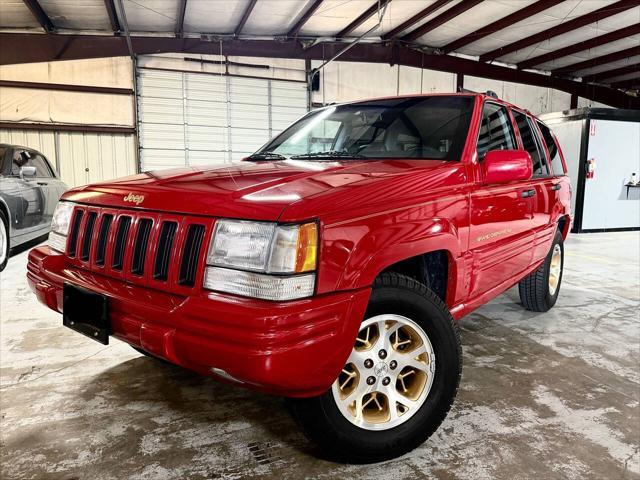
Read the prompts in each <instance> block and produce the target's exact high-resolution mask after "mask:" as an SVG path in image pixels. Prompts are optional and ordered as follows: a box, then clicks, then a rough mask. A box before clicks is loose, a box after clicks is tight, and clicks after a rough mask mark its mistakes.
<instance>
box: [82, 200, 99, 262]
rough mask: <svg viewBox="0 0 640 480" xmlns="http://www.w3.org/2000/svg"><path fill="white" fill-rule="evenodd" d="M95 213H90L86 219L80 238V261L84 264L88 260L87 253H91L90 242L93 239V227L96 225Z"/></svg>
mask: <svg viewBox="0 0 640 480" xmlns="http://www.w3.org/2000/svg"><path fill="white" fill-rule="evenodd" d="M97 216H98V214H97V213H96V212H90V213H89V216H88V217H87V224H86V226H85V227H84V237H82V251H81V253H80V259H81V260H82V261H84V262H86V261H87V260H89V252H90V251H91V240H92V237H93V227H94V226H95V224H96V217H97Z"/></svg>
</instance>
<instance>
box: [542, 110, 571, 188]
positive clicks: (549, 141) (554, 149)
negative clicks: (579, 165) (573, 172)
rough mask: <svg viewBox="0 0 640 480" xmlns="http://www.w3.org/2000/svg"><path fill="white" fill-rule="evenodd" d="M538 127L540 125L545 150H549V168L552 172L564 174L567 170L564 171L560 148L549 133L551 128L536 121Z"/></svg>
mask: <svg viewBox="0 0 640 480" xmlns="http://www.w3.org/2000/svg"><path fill="white" fill-rule="evenodd" d="M538 127H540V131H541V132H542V138H543V140H544V143H545V145H546V146H547V150H549V157H551V169H552V170H553V174H554V175H564V174H565V173H567V172H565V171H564V166H563V165H562V159H561V158H560V149H559V148H558V144H557V143H556V141H555V139H554V138H553V135H551V130H549V127H547V126H546V125H544V124H543V123H540V122H538Z"/></svg>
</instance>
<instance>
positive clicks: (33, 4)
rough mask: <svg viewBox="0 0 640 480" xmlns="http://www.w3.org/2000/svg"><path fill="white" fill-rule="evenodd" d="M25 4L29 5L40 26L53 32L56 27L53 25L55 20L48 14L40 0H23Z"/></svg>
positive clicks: (48, 31) (46, 30)
mask: <svg viewBox="0 0 640 480" xmlns="http://www.w3.org/2000/svg"><path fill="white" fill-rule="evenodd" d="M22 1H23V2H24V4H25V5H26V6H27V8H28V9H29V11H30V12H31V15H33V16H34V18H35V19H36V20H37V22H38V23H39V24H40V26H41V27H42V28H43V29H44V31H45V32H47V33H51V32H53V31H54V30H55V29H56V27H55V26H54V25H53V22H52V21H51V19H50V18H49V16H48V15H47V13H46V12H45V11H44V10H43V9H42V7H41V6H40V3H39V2H38V0H22Z"/></svg>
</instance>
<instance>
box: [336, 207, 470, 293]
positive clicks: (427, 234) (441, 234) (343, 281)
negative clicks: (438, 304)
mask: <svg viewBox="0 0 640 480" xmlns="http://www.w3.org/2000/svg"><path fill="white" fill-rule="evenodd" d="M436 250H445V251H447V252H448V254H449V257H450V259H455V258H458V257H459V256H460V238H459V235H458V230H457V228H456V227H455V226H454V225H453V224H452V223H451V222H450V221H448V220H447V219H444V218H432V219H430V220H428V221H422V220H421V221H413V222H410V221H409V222H407V221H405V222H397V223H395V224H393V225H388V226H385V227H384V228H380V229H377V230H372V231H369V232H368V234H367V235H365V236H364V237H363V238H362V239H361V240H360V242H358V244H357V245H355V246H354V248H353V249H352V251H351V254H350V255H349V258H348V261H347V262H346V265H345V268H344V270H343V272H342V276H341V277H340V279H339V281H338V290H351V289H356V288H361V287H364V286H368V285H371V284H372V283H373V281H374V280H375V278H376V277H377V276H378V275H379V274H380V273H381V272H382V271H383V270H385V269H386V268H388V267H389V266H391V265H393V264H395V263H398V262H400V261H402V260H406V259H408V258H412V257H415V256H417V255H421V254H424V253H428V252H433V251H436ZM451 263H453V262H451ZM450 273H454V272H450Z"/></svg>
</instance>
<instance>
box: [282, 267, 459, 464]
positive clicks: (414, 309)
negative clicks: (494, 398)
mask: <svg viewBox="0 0 640 480" xmlns="http://www.w3.org/2000/svg"><path fill="white" fill-rule="evenodd" d="M461 362H462V360H461V351H460V341H459V336H458V331H457V327H456V325H455V323H454V322H453V319H452V317H451V314H450V313H449V311H448V310H447V308H446V306H445V305H444V304H443V303H442V301H441V300H440V299H439V298H438V297H437V296H436V295H435V294H434V293H433V292H431V291H430V290H428V289H427V287H425V286H424V285H422V284H420V283H418V282H416V281H415V280H414V279H412V278H409V277H406V276H404V275H399V274H396V273H385V274H383V275H381V276H380V277H379V278H378V280H376V282H375V284H374V288H373V291H372V294H371V300H370V302H369V306H368V309H367V313H366V315H365V320H364V321H363V322H362V325H361V327H360V331H359V333H358V336H357V338H356V341H355V344H354V347H353V350H352V352H351V355H350V356H349V358H348V359H347V361H346V364H345V366H344V368H343V369H342V372H341V373H340V375H339V376H338V378H337V379H336V381H335V382H334V384H333V385H332V387H331V388H330V389H329V390H328V391H327V392H325V393H324V394H322V395H320V396H318V397H314V398H310V399H299V400H293V401H292V407H293V412H294V417H295V418H296V419H297V421H298V422H299V423H300V424H301V426H302V428H303V430H304V431H305V433H306V434H307V436H308V437H310V438H311V439H312V440H313V441H314V442H316V443H318V444H319V445H320V446H321V447H322V448H323V449H324V450H325V451H327V452H328V453H329V454H330V456H331V457H332V458H334V459H336V460H340V461H346V462H351V463H370V462H379V461H382V460H387V459H390V458H395V457H397V456H400V455H402V454H404V453H406V452H408V451H410V450H412V449H414V448H415V447H417V446H418V445H420V444H421V443H423V442H424V441H425V440H426V439H427V438H429V436H430V435H431V434H432V433H433V432H434V431H435V430H436V429H437V428H438V426H439V425H440V423H442V421H443V420H444V418H445V416H446V415H447V412H448V411H449V409H450V408H451V405H452V403H453V400H454V398H455V395H456V392H457V388H458V383H459V380H460V373H461V367H462V363H461Z"/></svg>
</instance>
